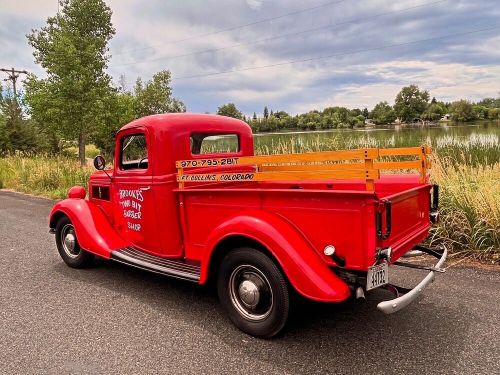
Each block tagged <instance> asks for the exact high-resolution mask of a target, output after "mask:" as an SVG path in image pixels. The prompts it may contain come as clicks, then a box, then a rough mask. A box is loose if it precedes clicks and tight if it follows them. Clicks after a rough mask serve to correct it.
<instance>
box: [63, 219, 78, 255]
mask: <svg viewBox="0 0 500 375" xmlns="http://www.w3.org/2000/svg"><path fill="white" fill-rule="evenodd" d="M61 243H62V247H63V249H64V252H65V253H66V254H67V255H68V256H69V257H71V258H76V257H77V256H78V254H80V249H79V247H78V246H77V242H76V235H75V229H74V228H73V225H71V224H66V225H65V226H64V228H63V229H62V231H61Z"/></svg>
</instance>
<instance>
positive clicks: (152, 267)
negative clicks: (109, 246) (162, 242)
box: [111, 251, 200, 282]
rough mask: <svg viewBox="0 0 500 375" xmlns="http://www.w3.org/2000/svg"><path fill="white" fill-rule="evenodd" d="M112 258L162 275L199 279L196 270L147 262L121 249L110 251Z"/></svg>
mask: <svg viewBox="0 0 500 375" xmlns="http://www.w3.org/2000/svg"><path fill="white" fill-rule="evenodd" d="M111 256H112V259H113V260H115V261H118V262H120V263H125V264H127V265H129V266H133V267H137V268H141V269H143V270H147V271H152V272H155V273H160V274H163V275H168V276H172V277H176V278H179V279H184V280H189V281H195V282H198V281H199V279H200V274H199V271H198V272H189V271H185V270H180V269H175V268H170V267H164V266H160V265H158V264H154V263H151V262H147V261H144V260H141V259H138V258H136V257H132V256H129V255H126V254H124V253H123V252H122V251H112V252H111Z"/></svg>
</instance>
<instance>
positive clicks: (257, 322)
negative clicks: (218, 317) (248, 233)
mask: <svg viewBox="0 0 500 375" xmlns="http://www.w3.org/2000/svg"><path fill="white" fill-rule="evenodd" d="M217 292H218V295H219V300H220V302H221V304H222V306H223V308H224V310H225V311H226V313H227V314H228V316H229V318H230V319H231V321H232V322H233V323H234V324H235V325H236V327H238V328H239V329H240V330H242V331H243V332H245V333H248V334H249V335H252V336H255V337H260V338H271V337H273V336H275V335H277V334H278V333H280V332H281V330H282V329H283V327H284V326H285V324H286V321H287V319H288V312H289V309H290V297H289V291H288V285H287V282H286V280H285V277H284V276H283V274H282V273H281V271H280V270H279V268H278V267H277V266H276V264H275V263H274V262H273V261H272V260H271V259H270V258H269V257H268V256H267V255H266V254H264V253H262V252H261V251H258V250H256V249H252V248H239V249H235V250H233V251H231V252H229V253H228V254H227V255H226V256H225V257H224V259H223V260H222V263H221V265H220V268H219V272H218V278H217Z"/></svg>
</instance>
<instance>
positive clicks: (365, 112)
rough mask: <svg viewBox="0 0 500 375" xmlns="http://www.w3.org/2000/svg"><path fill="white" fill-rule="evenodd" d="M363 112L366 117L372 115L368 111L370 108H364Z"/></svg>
mask: <svg viewBox="0 0 500 375" xmlns="http://www.w3.org/2000/svg"><path fill="white" fill-rule="evenodd" d="M361 114H362V115H363V117H364V118H365V119H366V118H368V117H369V116H370V112H368V108H366V107H365V108H363V111H361Z"/></svg>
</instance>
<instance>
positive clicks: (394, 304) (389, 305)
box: [377, 247, 448, 314]
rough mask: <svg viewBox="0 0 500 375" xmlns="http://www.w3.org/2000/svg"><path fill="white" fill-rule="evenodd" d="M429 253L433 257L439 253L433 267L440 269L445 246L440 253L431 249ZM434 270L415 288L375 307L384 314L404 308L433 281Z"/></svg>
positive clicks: (445, 254)
mask: <svg viewBox="0 0 500 375" xmlns="http://www.w3.org/2000/svg"><path fill="white" fill-rule="evenodd" d="M431 255H433V256H435V257H438V256H439V255H440V257H439V261H438V262H437V263H436V265H435V266H434V267H433V268H435V269H440V268H441V266H443V264H444V262H445V261H446V257H447V255H448V251H447V249H446V247H443V252H442V254H439V255H438V254H436V253H435V252H434V251H433V252H432V254H431ZM435 272H436V271H430V272H429V273H428V274H427V276H426V277H425V278H424V279H423V280H422V281H421V282H420V283H419V284H418V285H417V286H416V287H415V288H413V289H411V290H409V291H408V292H406V293H405V294H403V295H399V296H398V297H397V298H395V299H392V300H390V301H384V302H380V303H379V304H378V305H377V308H378V309H379V310H380V311H382V312H383V313H385V314H392V313H395V312H396V311H399V310H401V309H403V308H405V307H406V306H408V305H409V304H410V303H412V302H413V301H414V300H415V299H416V298H417V297H418V296H419V295H420V294H421V293H422V292H423V291H424V289H425V288H426V287H427V285H429V284H430V283H431V282H433V281H434V278H435V275H434V274H435ZM396 289H397V288H396ZM398 294H399V293H398Z"/></svg>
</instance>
